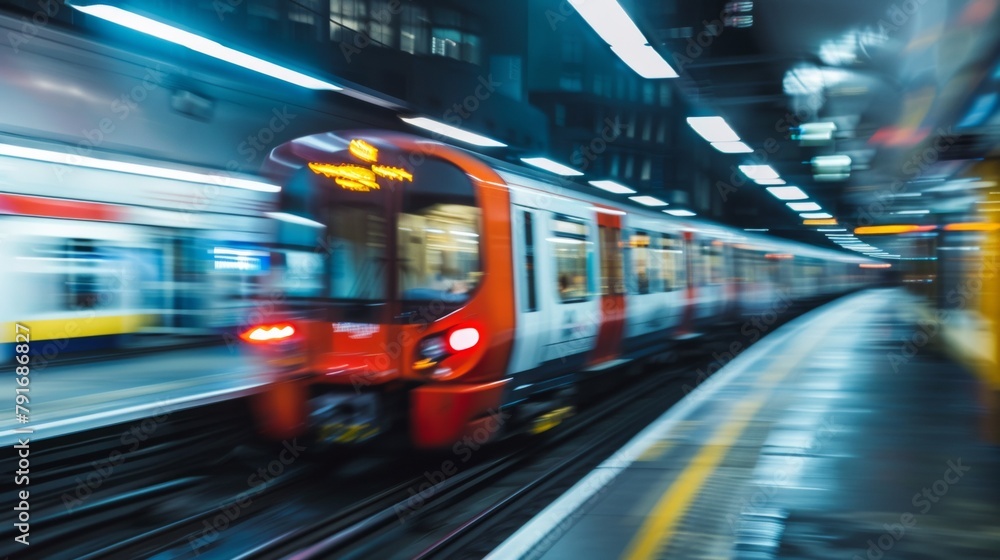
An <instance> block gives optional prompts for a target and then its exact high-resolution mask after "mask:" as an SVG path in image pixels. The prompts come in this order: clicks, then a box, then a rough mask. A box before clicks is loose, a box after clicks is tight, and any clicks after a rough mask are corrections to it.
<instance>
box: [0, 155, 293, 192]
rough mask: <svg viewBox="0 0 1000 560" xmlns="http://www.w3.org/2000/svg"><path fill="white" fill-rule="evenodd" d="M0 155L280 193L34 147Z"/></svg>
mask: <svg viewBox="0 0 1000 560" xmlns="http://www.w3.org/2000/svg"><path fill="white" fill-rule="evenodd" d="M0 156H10V157H16V158H21V159H30V160H35V161H44V162H49V163H58V164H61V165H71V166H74V167H88V168H90V169H103V170H105V171H117V172H119V173H129V174H132V175H143V176H146V177H158V178H160V179H174V180H177V181H184V182H185V183H198V184H203V185H219V186H222V187H234V188H237V189H245V190H250V191H260V192H280V191H281V187H279V186H277V185H272V184H270V183H263V182H261V181H252V180H249V179H239V178H237V177H233V176H232V175H230V174H228V173H226V172H223V171H220V172H218V173H196V172H193V171H181V170H179V169H170V168H167V167H155V166H152V165H143V164H138V163H126V162H123V161H113V160H109V159H98V158H93V157H87V156H78V155H76V154H67V153H62V152H52V151H49V150H37V149H35V148H24V147H21V146H12V145H10V144H0Z"/></svg>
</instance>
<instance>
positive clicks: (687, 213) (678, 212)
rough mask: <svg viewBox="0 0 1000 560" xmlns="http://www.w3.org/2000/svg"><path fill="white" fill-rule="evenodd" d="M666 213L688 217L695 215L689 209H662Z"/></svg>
mask: <svg viewBox="0 0 1000 560" xmlns="http://www.w3.org/2000/svg"><path fill="white" fill-rule="evenodd" d="M664 212H666V213H667V214H670V215H671V216H677V217H678V218H690V217H691V216H697V214H695V213H694V212H692V211H690V210H664Z"/></svg>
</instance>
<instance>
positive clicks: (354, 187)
mask: <svg viewBox="0 0 1000 560" xmlns="http://www.w3.org/2000/svg"><path fill="white" fill-rule="evenodd" d="M309 169H312V171H313V173H316V174H317V175H323V176H325V177H330V178H331V179H333V180H334V181H336V182H337V184H338V185H340V186H341V187H343V188H345V189H347V190H351V191H360V192H368V191H377V190H378V189H380V188H382V187H380V186H379V184H378V183H377V182H375V172H374V171H372V170H371V169H369V168H367V167H361V166H360V165H351V164H347V163H343V164H334V163H310V164H309Z"/></svg>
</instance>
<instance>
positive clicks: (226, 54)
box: [71, 4, 344, 91]
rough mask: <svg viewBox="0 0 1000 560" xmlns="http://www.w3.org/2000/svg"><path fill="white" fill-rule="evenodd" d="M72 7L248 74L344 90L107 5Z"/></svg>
mask: <svg viewBox="0 0 1000 560" xmlns="http://www.w3.org/2000/svg"><path fill="white" fill-rule="evenodd" d="M71 5H72V6H73V7H74V8H76V9H77V10H79V11H81V12H83V13H85V14H88V15H91V16H94V17H98V18H101V19H104V20H107V21H110V22H111V23H116V24H118V25H122V26H124V27H128V28H130V29H134V30H136V31H138V32H140V33H145V34H147V35H152V36H153V37H157V38H159V39H163V40H164V41H168V42H170V43H174V44H175V45H180V46H182V47H185V48H188V49H191V50H193V51H195V52H199V53H201V54H204V55H206V56H210V57H212V58H215V59H218V60H221V61H223V62H228V63H230V64H235V65H236V66H241V67H243V68H246V69H247V70H252V71H254V72H259V73H261V74H265V75H267V76H271V77H272V78H277V79H279V80H282V81H285V82H288V83H291V84H295V85H297V86H302V87H304V88H309V89H316V90H330V91H339V90H342V89H344V88H342V87H340V86H338V85H335V84H331V83H330V82H326V81H323V80H320V79H317V78H313V77H312V76H307V75H305V74H302V73H301V72H296V71H294V70H291V69H289V68H285V67H284V66H279V65H277V64H275V63H273V62H268V61H266V60H263V59H260V58H257V57H255V56H250V55H248V54H246V53H244V52H240V51H238V50H236V49H232V48H229V47H227V46H224V45H221V44H219V43H217V42H215V41H212V40H211V39H206V38H205V37H202V36H200V35H195V34H194V33H190V32H187V31H184V30H182V29H178V28H176V27H173V26H171V25H167V24H165V23H160V22H158V21H156V20H152V19H149V18H147V17H143V16H140V15H139V14H135V13H133V12H129V11H127V10H123V9H121V8H118V7H115V6H108V5H106V4H97V5H93V6H77V5H73V4H71Z"/></svg>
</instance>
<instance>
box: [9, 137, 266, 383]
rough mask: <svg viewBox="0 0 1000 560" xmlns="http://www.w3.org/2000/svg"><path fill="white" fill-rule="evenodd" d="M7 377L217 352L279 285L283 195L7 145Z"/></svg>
mask: <svg viewBox="0 0 1000 560" xmlns="http://www.w3.org/2000/svg"><path fill="white" fill-rule="evenodd" d="M0 169H2V170H3V179H2V180H0V259H2V260H3V262H4V263H5V264H4V268H3V272H2V274H0V289H2V290H3V293H4V294H7V297H4V298H3V299H2V300H0V326H2V328H3V331H2V334H0V363H6V362H9V361H10V360H12V359H13V356H14V343H15V332H16V329H15V328H14V325H15V323H25V324H30V325H31V330H32V339H33V344H32V345H31V349H32V352H33V353H35V354H37V356H36V359H35V362H34V363H35V364H36V366H40V365H41V364H43V363H48V362H51V361H55V360H60V359H63V358H67V357H78V356H80V355H81V353H88V352H89V353H98V354H102V355H107V354H109V353H121V352H123V351H128V350H145V349H154V348H157V347H164V346H176V345H182V344H191V343H195V342H197V341H206V342H207V341H214V340H217V339H219V338H220V335H222V334H223V333H226V332H230V331H234V330H235V329H237V328H238V326H239V325H242V321H243V318H244V316H245V315H246V312H247V309H246V307H247V306H248V305H249V303H248V302H249V300H250V299H249V298H251V297H252V296H253V295H254V294H255V293H256V291H257V290H258V289H260V286H262V283H261V282H260V279H261V278H262V277H263V276H264V275H266V274H267V271H268V265H269V262H270V261H269V253H268V252H267V251H266V248H267V247H268V246H269V244H270V241H271V240H272V238H273V226H272V221H271V220H270V219H269V218H268V217H267V214H268V212H269V211H270V210H271V209H272V207H273V205H274V204H276V193H277V191H278V190H279V187H278V186H276V185H271V184H268V183H265V182H263V181H260V180H258V179H259V178H255V177H252V176H244V175H239V174H233V173H225V172H219V171H217V170H210V169H205V168H197V167H192V166H179V165H177V164H174V163H168V162H163V161H159V160H152V159H148V158H139V157H135V156H130V155H126V154H120V153H111V152H103V151H100V150H93V149H91V150H88V151H87V152H80V151H79V150H74V147H73V146H68V145H65V144H60V143H56V142H52V141H48V140H43V139H38V138H30V137H27V138H26V137H20V136H13V135H0Z"/></svg>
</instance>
